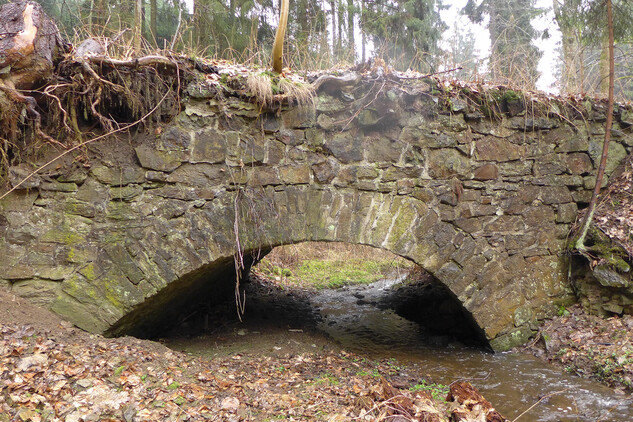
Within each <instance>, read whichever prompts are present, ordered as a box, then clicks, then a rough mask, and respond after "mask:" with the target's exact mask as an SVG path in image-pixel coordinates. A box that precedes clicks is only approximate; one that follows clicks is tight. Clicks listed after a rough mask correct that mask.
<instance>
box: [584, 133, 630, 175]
mask: <svg viewBox="0 0 633 422" xmlns="http://www.w3.org/2000/svg"><path fill="white" fill-rule="evenodd" d="M603 144H604V139H603V138H592V139H590V140H589V148H588V152H589V156H591V159H592V161H593V163H594V165H595V167H596V168H598V164H599V163H600V157H601V156H602V145H603ZM626 155H627V153H626V149H625V148H624V146H622V144H619V143H617V142H612V143H609V154H608V155H607V165H606V167H605V172H606V174H607V175H608V174H611V173H612V172H613V170H615V168H616V167H617V166H618V165H619V164H620V163H621V162H622V160H624V158H625V157H626ZM594 184H595V182H594Z"/></svg>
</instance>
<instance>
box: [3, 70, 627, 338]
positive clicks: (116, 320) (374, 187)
mask: <svg viewBox="0 0 633 422" xmlns="http://www.w3.org/2000/svg"><path fill="white" fill-rule="evenodd" d="M403 83H405V82H403ZM355 89H356V88H355ZM329 92H330V94H331V95H330V94H327V95H326V94H323V95H320V96H319V98H317V100H316V107H314V108H312V107H306V108H304V109H302V110H300V109H297V108H295V107H293V106H289V105H286V104H284V105H281V108H280V110H279V113H280V116H279V114H277V113H271V112H269V111H266V110H264V111H262V110H260V109H259V108H258V106H257V105H256V104H252V103H249V102H243V101H242V100H240V99H239V98H238V97H236V96H234V95H228V96H227V97H226V98H223V99H222V100H221V101H220V100H219V99H217V98H215V97H213V95H212V93H206V94H204V93H201V92H196V93H195V95H196V98H191V99H190V101H189V102H188V104H187V105H186V108H185V111H184V113H182V114H181V115H180V116H178V117H176V119H174V123H172V124H171V125H167V126H166V127H165V130H164V132H163V134H162V135H161V136H160V137H159V138H158V139H150V138H148V139H146V140H145V142H146V143H144V144H141V145H140V146H138V147H137V148H136V149H135V150H132V148H131V147H128V148H127V149H126V151H127V150H129V152H130V157H127V156H123V155H125V154H126V152H121V153H120V154H119V155H121V156H120V157H116V158H113V157H109V156H104V157H97V158H96V159H95V160H94V161H93V166H92V168H91V169H90V171H89V172H88V171H86V170H84V169H82V168H77V167H71V168H68V169H65V168H61V169H55V171H54V173H52V174H50V175H47V178H42V179H41V180H39V181H37V182H36V181H33V182H32V183H34V184H33V186H32V187H31V189H24V190H20V191H18V192H13V193H11V194H10V195H9V196H8V197H7V198H6V199H4V200H1V201H0V256H1V257H2V259H0V270H2V275H1V277H2V279H1V280H0V283H3V284H7V285H8V284H14V286H18V287H16V288H15V289H14V290H15V291H19V292H21V293H20V294H24V295H25V296H29V297H32V298H34V299H35V300H37V301H39V302H40V303H46V304H48V306H49V307H51V308H52V309H54V310H55V311H57V312H59V313H60V314H62V315H64V316H66V317H68V318H70V319H71V320H72V321H73V322H75V323H77V324H78V325H79V326H81V327H83V328H85V329H88V330H92V331H100V332H104V331H107V332H108V333H109V334H121V333H133V334H137V333H140V332H145V331H151V330H152V328H155V327H156V326H161V324H162V323H163V322H165V321H169V320H170V319H173V316H174V315H175V314H176V312H177V311H178V310H179V309H180V308H182V307H184V306H189V304H191V303H193V302H195V300H196V299H197V298H199V297H207V298H208V297H213V296H214V294H215V293H216V290H215V289H217V288H219V286H225V287H226V285H227V282H226V280H228V279H229V277H230V276H231V275H233V274H234V271H235V269H234V263H233V256H234V253H235V249H236V232H235V228H236V222H237V225H238V226H237V227H238V229H239V230H238V231H239V233H237V234H238V236H239V242H240V246H241V247H242V248H243V249H245V251H244V252H245V254H244V256H245V257H246V256H250V254H249V253H248V252H249V250H250V249H253V250H258V249H259V248H262V249H264V250H267V249H269V248H271V247H275V246H276V245H279V244H282V243H292V242H302V241H312V240H325V241H342V242H352V243H359V242H360V243H365V244H369V245H372V246H375V247H380V248H384V249H388V250H390V251H392V252H394V253H396V254H400V255H402V256H405V257H407V258H408V259H411V260H413V261H415V262H416V263H418V264H420V265H422V266H423V267H424V268H425V269H427V270H428V271H429V272H431V273H433V274H434V275H435V276H436V277H437V278H438V279H439V280H440V282H442V283H444V284H445V285H446V286H448V287H449V288H450V289H451V290H452V291H453V293H454V294H455V296H456V297H457V298H459V300H460V301H461V302H462V304H463V305H464V307H465V309H466V310H467V311H468V312H470V313H471V314H472V316H473V318H474V320H475V321H476V322H477V324H479V325H480V327H481V328H482V329H483V330H484V331H485V333H486V335H487V336H488V340H491V344H492V345H493V347H495V348H496V349H499V350H501V349H506V348H508V347H510V346H513V345H516V344H519V343H520V342H523V341H526V340H527V338H528V336H530V335H531V334H532V329H533V328H534V327H535V326H536V324H537V323H538V320H539V319H542V318H544V317H545V316H547V315H551V313H552V308H553V309H554V312H555V311H556V308H555V306H553V305H552V303H553V302H554V301H564V300H566V298H568V297H569V295H570V288H569V285H568V284H567V282H566V281H565V275H566V269H567V266H566V265H565V263H564V262H563V261H564V258H563V257H561V256H559V252H560V251H561V250H562V249H563V248H564V242H565V235H566V233H567V231H568V229H569V226H570V224H571V223H572V222H573V221H574V219H575V216H576V213H577V209H578V205H577V203H584V202H586V201H588V199H589V196H590V194H591V192H590V191H589V190H588V189H585V187H588V185H589V184H590V182H591V175H592V174H593V166H594V163H595V162H596V161H595V160H596V151H597V148H596V145H599V144H598V143H597V139H598V138H599V136H600V135H599V133H600V131H601V125H600V124H598V123H596V122H591V123H589V124H585V123H584V122H582V121H580V120H579V121H577V122H575V126H572V125H569V124H567V123H566V122H564V121H559V120H551V119H544V120H539V118H538V117H537V118H532V117H531V116H530V115H529V111H528V110H519V108H517V109H516V110H511V112H510V113H509V114H511V115H517V114H521V115H520V116H510V117H508V116H507V115H506V116H504V117H503V118H502V119H501V120H500V121H495V120H491V119H488V118H483V115H479V114H478V111H476V110H473V111H472V112H470V113H469V114H464V113H465V111H466V109H465V108H464V107H462V106H459V107H453V110H452V114H449V113H450V110H447V109H444V108H442V107H443V106H442V104H443V102H441V101H438V102H437V103H436V102H435V101H434V98H433V97H432V94H430V93H427V94H425V95H417V96H407V95H408V94H403V98H401V97H400V96H399V94H397V92H400V91H396V90H394V89H386V90H384V91H380V92H378V96H377V97H376V101H375V102H373V103H372V105H371V106H372V107H374V111H371V110H369V108H371V107H369V108H367V110H368V111H367V112H366V115H363V116H362V117H359V116H360V113H358V112H359V110H361V108H359V103H358V101H360V99H361V98H364V97H363V95H361V94H362V90H361V91H358V92H356V91H354V92H349V93H347V94H346V95H344V96H341V95H340V94H339V93H337V92H335V91H329ZM372 92H373V93H372V95H371V96H370V98H373V97H374V96H375V95H376V93H375V91H372ZM416 92H417V91H416ZM205 95H207V96H206V97H205ZM350 98H351V99H355V101H352V100H350ZM383 106H384V107H383ZM383 108H384V110H383ZM388 110H389V111H388ZM403 110H405V111H403ZM382 111H384V113H382ZM376 112H377V113H376ZM224 113H227V114H226V115H224ZM262 113H263V114H262ZM381 113H382V115H381ZM530 119H531V120H530ZM317 122H318V126H317ZM363 125H366V127H364V128H363V127H361V126H363ZM621 132H622V133H621V134H620V135H619V136H618V137H616V138H614V145H616V146H615V147H614V148H615V150H616V153H615V156H616V159H617V158H618V156H621V155H622V151H626V149H625V147H624V145H626V146H627V147H628V146H630V145H633V141H632V140H631V139H633V136H632V135H631V134H630V133H629V132H628V129H626V128H625V127H624V126H623V129H622V131H621ZM590 141H591V145H592V146H591V148H589V146H590ZM132 145H134V144H132ZM104 155H108V154H104ZM614 162H615V161H614ZM113 163H116V164H113ZM139 163H140V165H139ZM612 168H613V165H611V167H609V168H608V170H612ZM75 170H76V171H77V172H78V175H77V176H76V177H75V176H72V172H73V171H75ZM62 175H68V177H65V176H62ZM236 211H237V213H236ZM2 265H4V266H2ZM598 271H600V270H598ZM607 276H609V277H610V278H609V277H607ZM607 276H605V277H603V278H604V280H606V281H604V280H603V282H604V283H605V284H608V285H609V286H610V287H608V288H609V289H611V290H615V289H621V288H620V287H613V286H615V285H623V282H622V280H619V279H616V278H614V277H612V276H610V275H607ZM596 284H597V285H599V284H600V283H596ZM228 287H230V288H233V286H228ZM605 303H606V302H605ZM605 306H607V307H609V306H610V309H612V310H622V311H623V312H624V311H626V309H628V308H627V306H630V307H631V309H632V310H633V304H625V303H624V302H623V301H621V300H619V299H618V300H614V301H611V300H610V301H608V304H605ZM602 309H606V308H605V307H603V308H602Z"/></svg>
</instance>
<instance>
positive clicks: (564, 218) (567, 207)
mask: <svg viewBox="0 0 633 422" xmlns="http://www.w3.org/2000/svg"><path fill="white" fill-rule="evenodd" d="M577 214H578V206H577V205H576V203H575V202H570V203H568V204H561V205H559V206H558V213H557V215H556V222H557V223H573V222H574V221H576V215H577Z"/></svg>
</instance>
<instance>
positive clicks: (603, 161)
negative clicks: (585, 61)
mask: <svg viewBox="0 0 633 422" xmlns="http://www.w3.org/2000/svg"><path fill="white" fill-rule="evenodd" d="M606 2H607V27H608V30H609V38H608V43H609V45H608V49H607V50H608V54H609V56H608V61H609V77H608V81H609V86H608V89H609V100H608V105H607V121H606V123H605V132H604V144H603V145H602V157H601V158H600V166H599V167H598V174H597V175H596V186H595V187H594V188H593V195H592V196H591V201H590V202H589V206H588V207H587V211H586V214H585V218H584V219H583V222H582V226H581V230H580V235H579V236H578V240H577V241H576V244H575V246H576V250H578V251H579V252H580V253H584V252H585V251H586V247H585V237H586V236H587V232H588V231H589V226H591V222H592V221H593V214H594V212H595V211H596V204H597V203H598V195H599V194H600V188H601V187H602V179H603V178H604V169H605V167H606V166H607V156H608V154H609V141H610V140H611V127H612V126H613V91H614V85H615V58H614V51H613V50H614V46H613V45H614V35H613V5H612V3H611V0H606Z"/></svg>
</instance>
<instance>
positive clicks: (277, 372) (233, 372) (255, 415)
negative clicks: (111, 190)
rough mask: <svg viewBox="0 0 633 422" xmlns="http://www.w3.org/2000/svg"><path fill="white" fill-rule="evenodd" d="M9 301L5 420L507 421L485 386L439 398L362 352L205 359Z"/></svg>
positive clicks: (1, 341)
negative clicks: (107, 334) (482, 391)
mask: <svg viewBox="0 0 633 422" xmlns="http://www.w3.org/2000/svg"><path fill="white" fill-rule="evenodd" d="M0 305H2V307H1V308H0V421H24V422H26V421H33V422H41V421H64V422H75V421H77V422H78V421H125V422H132V421H158V420H160V421H198V420H200V421H203V420H211V421H220V420H222V421H246V420H254V421H263V420H275V419H279V418H283V419H286V420H297V421H298V420H310V421H313V420H314V421H319V420H321V421H363V420H367V421H381V420H389V421H434V422H435V421H437V422H442V421H449V420H450V421H502V420H505V419H503V418H502V417H501V416H500V415H499V416H497V415H498V413H496V411H494V409H492V406H491V405H490V404H489V403H488V402H487V401H485V399H483V397H481V395H479V393H476V394H475V393H472V394H471V395H470V396H464V394H463V391H464V390H465V389H466V390H468V389H469V388H470V389H471V390H472V391H474V392H476V390H475V389H474V387H472V386H469V387H464V386H463V385H462V384H463V383H455V384H454V385H452V386H451V388H450V392H449V395H448V401H447V400H442V399H438V398H437V397H435V398H434V397H433V396H432V395H431V394H430V393H429V392H428V391H416V392H414V391H411V390H409V389H408V388H406V386H400V385H398V383H397V377H396V376H395V375H396V372H397V371H396V370H394V368H393V365H390V363H389V362H374V361H370V360H366V359H364V358H362V357H360V356H358V355H355V354H353V353H347V352H344V351H333V350H330V351H319V352H313V353H297V354H286V355H280V356H276V357H273V356H265V355H262V354H252V355H251V354H239V353H238V354H233V355H230V356H224V357H218V358H214V359H212V360H207V359H205V358H203V357H195V356H192V355H190V354H186V353H182V352H177V351H173V350H171V349H168V348H167V347H165V346H164V345H162V344H160V343H157V342H152V341H148V340H139V339H136V338H133V337H122V338H115V339H108V338H104V337H102V336H100V335H94V334H88V333H85V332H83V331H81V330H79V329H77V328H74V327H73V326H71V325H70V324H69V323H67V322H65V321H62V320H60V319H59V318H58V317H57V316H55V315H53V314H50V313H48V311H44V310H43V309H41V308H37V307H35V306H34V305H32V304H30V303H29V302H27V301H26V300H24V299H19V298H16V297H15V296H13V295H11V294H9V293H7V292H5V291H3V290H0ZM394 385H398V387H401V388H398V387H395V386H394ZM471 390H469V391H471ZM490 409H492V411H491V410H490Z"/></svg>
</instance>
